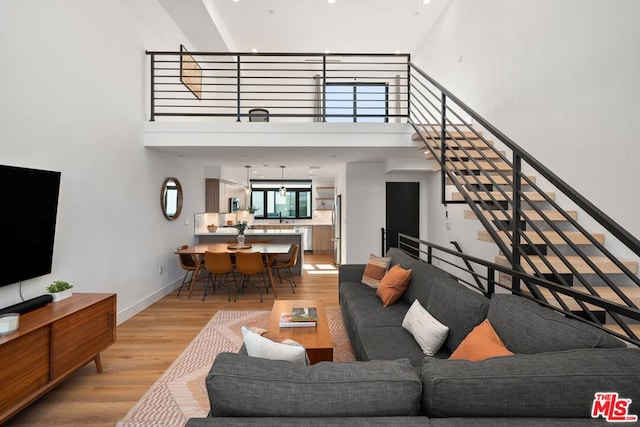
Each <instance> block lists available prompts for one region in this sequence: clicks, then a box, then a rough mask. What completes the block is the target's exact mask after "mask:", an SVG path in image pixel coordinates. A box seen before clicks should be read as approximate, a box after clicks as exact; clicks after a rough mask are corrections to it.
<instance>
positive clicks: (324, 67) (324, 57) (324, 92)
mask: <svg viewBox="0 0 640 427" xmlns="http://www.w3.org/2000/svg"><path fill="white" fill-rule="evenodd" d="M326 99H327V55H322V121H323V122H326V121H327V102H326Z"/></svg>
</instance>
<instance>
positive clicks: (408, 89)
mask: <svg viewBox="0 0 640 427" xmlns="http://www.w3.org/2000/svg"><path fill="white" fill-rule="evenodd" d="M398 105H399V104H398ZM410 117H411V55H408V56H407V122H408V121H409V120H410Z"/></svg>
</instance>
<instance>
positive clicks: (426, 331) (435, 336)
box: [402, 300, 449, 356]
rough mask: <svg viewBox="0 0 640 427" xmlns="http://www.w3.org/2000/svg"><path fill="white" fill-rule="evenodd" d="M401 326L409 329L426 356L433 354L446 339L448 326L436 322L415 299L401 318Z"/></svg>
mask: <svg viewBox="0 0 640 427" xmlns="http://www.w3.org/2000/svg"><path fill="white" fill-rule="evenodd" d="M402 327H403V328H404V329H406V330H407V331H409V332H410V333H411V335H413V338H415V340H416V342H417V343H418V345H419V346H420V348H421V349H422V352H423V353H424V354H426V355H427V356H433V355H435V354H436V353H437V352H438V350H440V347H442V344H443V343H444V340H445V339H447V334H448V333H449V328H448V327H447V326H446V325H443V324H442V323H440V322H438V319H436V318H435V317H433V316H432V315H431V313H429V312H428V311H427V310H425V309H424V307H422V305H420V301H418V300H415V301H414V302H413V304H411V307H410V308H409V311H407V314H406V315H405V316H404V319H403V320H402Z"/></svg>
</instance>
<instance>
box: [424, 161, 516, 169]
mask: <svg viewBox="0 0 640 427" xmlns="http://www.w3.org/2000/svg"><path fill="white" fill-rule="evenodd" d="M447 164H451V166H448V168H449V170H451V171H454V170H455V169H454V166H455V167H457V168H458V169H459V170H461V171H464V170H473V171H476V170H485V171H498V170H499V171H503V172H505V171H509V172H510V171H511V165H510V164H508V163H505V162H502V161H497V162H488V161H486V160H479V161H478V164H476V163H474V162H448V163H447ZM440 169H441V165H440V163H437V164H435V165H434V166H433V169H432V170H433V171H436V172H437V171H439V170H440Z"/></svg>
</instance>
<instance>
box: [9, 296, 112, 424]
mask: <svg viewBox="0 0 640 427" xmlns="http://www.w3.org/2000/svg"><path fill="white" fill-rule="evenodd" d="M116 309H117V308H116V295H115V294H84V293H77V294H73V296H71V298H67V299H65V300H63V301H60V302H55V303H50V304H47V305H46V306H44V307H41V308H38V309H36V310H33V311H31V312H28V313H25V314H23V315H21V316H20V326H19V328H18V330H17V331H16V332H15V333H13V334H11V335H6V336H3V337H0V364H2V366H3V369H2V370H0V384H2V387H0V424H2V423H4V422H5V421H7V420H8V419H9V418H11V417H12V416H13V415H15V414H16V413H17V412H19V411H20V410H22V409H24V408H25V407H26V406H28V405H29V404H30V403H31V402H33V401H34V400H36V399H37V398H38V397H40V396H42V395H43V394H44V393H46V392H47V391H49V390H50V389H52V388H53V387H55V386H56V385H57V384H58V383H60V382H61V381H62V380H64V379H65V378H67V377H68V376H69V375H71V374H72V373H73V372H75V371H76V370H78V369H79V368H81V367H82V366H84V365H86V364H87V363H89V362H91V361H92V360H95V362H96V367H97V368H98V371H100V370H101V364H100V352H102V351H103V350H105V349H106V348H107V347H109V346H110V345H111V344H113V343H114V342H115V340H116Z"/></svg>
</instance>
